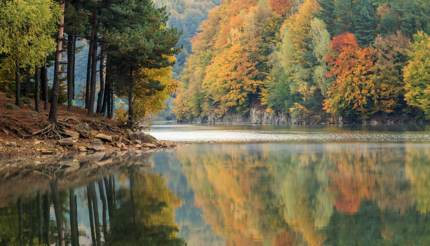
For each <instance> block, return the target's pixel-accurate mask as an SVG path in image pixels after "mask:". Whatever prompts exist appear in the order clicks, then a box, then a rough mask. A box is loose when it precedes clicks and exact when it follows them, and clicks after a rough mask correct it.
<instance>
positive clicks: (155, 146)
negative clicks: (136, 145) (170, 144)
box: [142, 143, 157, 149]
mask: <svg viewBox="0 0 430 246" xmlns="http://www.w3.org/2000/svg"><path fill="white" fill-rule="evenodd" d="M142 146H143V147H145V148H148V149H156V148H157V145H155V144H152V143H144V144H143V145H142Z"/></svg>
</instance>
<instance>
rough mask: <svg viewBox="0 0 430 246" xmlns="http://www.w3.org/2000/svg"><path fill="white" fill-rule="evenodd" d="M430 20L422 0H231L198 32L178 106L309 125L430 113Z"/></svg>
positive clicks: (219, 115)
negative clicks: (429, 100) (426, 67)
mask: <svg viewBox="0 0 430 246" xmlns="http://www.w3.org/2000/svg"><path fill="white" fill-rule="evenodd" d="M429 23H430V6H429V5H428V3H427V2H426V1H422V0H413V1H407V2H405V1H403V0H393V1H385V0H374V1H371V0H358V1H351V0H337V1H334V0H304V1H294V0H270V1H257V0H240V1H237V0H236V1H233V0H225V1H222V3H221V5H220V6H219V7H217V8H214V9H213V10H212V11H211V12H210V13H209V18H208V20H206V21H205V22H204V23H203V24H202V26H201V32H199V33H198V34H197V36H196V37H195V38H194V39H193V42H192V50H193V53H192V55H191V56H190V57H189V59H188V61H187V63H186V65H185V68H184V72H183V73H182V76H181V80H182V88H181V89H180V91H179V93H178V94H177V98H176V102H175V113H176V116H177V118H178V119H179V120H180V121H197V122H212V123H213V122H218V121H224V122H226V121H229V122H231V121H253V123H261V122H263V123H274V122H280V121H282V123H285V124H300V125H310V124H327V123H333V124H334V123H336V124H343V123H363V124H367V123H372V122H373V123H372V124H376V123H377V121H378V122H384V123H385V124H393V123H395V122H404V121H415V120H418V121H419V120H421V119H423V118H430V110H429V105H430V104H429V103H428V100H427V99H428V98H429V97H430V94H429V91H430V89H429V88H430V86H429V84H430V78H429V77H428V76H427V74H428V73H427V72H426V71H425V70H426V69H424V68H423V64H424V66H427V65H430V61H428V59H427V58H426V57H428V54H429V52H428V45H429V44H430V38H429V36H428V34H429V33H430V25H429ZM426 47H427V48H426ZM422 81H425V82H424V84H423V83H422ZM426 98H427V99H426Z"/></svg>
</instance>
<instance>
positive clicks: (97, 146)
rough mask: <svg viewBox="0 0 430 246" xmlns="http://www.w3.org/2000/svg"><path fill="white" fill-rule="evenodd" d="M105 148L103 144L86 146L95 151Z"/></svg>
mask: <svg viewBox="0 0 430 246" xmlns="http://www.w3.org/2000/svg"><path fill="white" fill-rule="evenodd" d="M105 149H106V148H105V147H104V146H103V145H91V146H88V150H92V151H95V152H101V151H104V150H105Z"/></svg>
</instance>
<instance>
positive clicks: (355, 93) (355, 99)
mask: <svg viewBox="0 0 430 246" xmlns="http://www.w3.org/2000/svg"><path fill="white" fill-rule="evenodd" d="M332 48H333V50H335V51H337V52H338V54H335V56H334V57H329V58H328V61H329V63H330V65H331V70H330V72H329V73H328V76H330V77H334V78H335V81H334V83H333V84H332V86H331V87H330V88H329V91H328V97H327V99H326V100H325V101H324V109H325V110H326V111H327V112H329V113H332V114H335V115H336V114H349V113H358V114H360V115H362V116H366V115H370V114H372V113H373V111H372V110H373V108H374V105H375V104H376V91H377V88H376V82H375V80H374V77H373V74H372V71H373V69H374V66H375V50H374V49H373V48H360V47H359V46H358V43H357V40H356V38H355V37H354V35H353V34H350V33H346V34H343V35H340V36H338V37H335V38H334V39H333V41H332Z"/></svg>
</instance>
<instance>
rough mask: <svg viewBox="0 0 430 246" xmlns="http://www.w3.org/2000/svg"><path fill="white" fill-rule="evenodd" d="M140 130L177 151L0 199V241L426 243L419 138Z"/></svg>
mask: <svg viewBox="0 0 430 246" xmlns="http://www.w3.org/2000/svg"><path fill="white" fill-rule="evenodd" d="M150 132H151V134H153V135H154V136H156V137H158V138H159V139H162V140H174V141H177V142H179V145H178V147H177V148H176V149H174V150H167V151H162V152H156V153H153V154H151V155H150V157H149V158H147V159H142V160H141V161H142V162H143V163H144V165H142V166H136V167H134V166H129V167H126V168H122V169H119V170H116V171H114V172H112V173H107V174H101V175H100V176H99V177H98V178H93V179H91V180H88V181H86V182H81V183H80V184H78V185H75V186H73V187H67V188H64V187H62V186H61V181H57V180H53V181H51V182H50V184H49V187H48V188H47V189H40V190H35V191H34V192H32V194H30V195H28V192H27V193H25V192H24V191H23V195H22V196H19V194H18V195H17V196H16V197H17V198H16V199H11V200H10V201H2V202H1V204H2V206H0V207H1V208H0V245H38V243H41V244H44V243H46V242H48V243H49V244H55V242H56V240H57V238H58V235H62V236H63V237H64V238H65V241H66V243H67V244H71V245H77V244H76V243H77V241H78V240H79V244H80V245H91V244H97V245H105V244H104V242H106V245H184V244H187V245H193V246H194V245H198V246H200V245H209V246H211V245H246V246H248V245H348V246H349V245H430V137H429V132H413V131H411V132H404V131H402V132H398V131H353V130H344V129H313V130H310V129H280V128H255V127H251V126H248V127H240V126H232V127H221V126H219V127H205V126H161V125H160V126H154V127H153V128H152V129H151V131H150ZM18 193H19V192H18ZM24 193H25V194H26V195H24ZM58 223H60V224H58ZM61 225H62V226H61ZM58 228H62V230H58Z"/></svg>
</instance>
